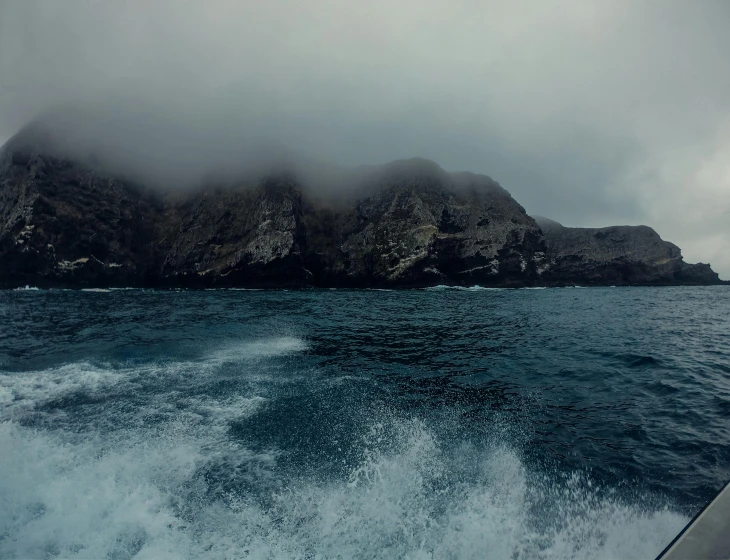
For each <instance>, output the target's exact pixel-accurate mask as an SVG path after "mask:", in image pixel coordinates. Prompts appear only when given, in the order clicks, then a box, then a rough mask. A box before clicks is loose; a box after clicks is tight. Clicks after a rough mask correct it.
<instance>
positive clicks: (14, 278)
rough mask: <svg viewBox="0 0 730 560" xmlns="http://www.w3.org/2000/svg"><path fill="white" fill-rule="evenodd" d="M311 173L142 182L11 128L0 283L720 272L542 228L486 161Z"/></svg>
mask: <svg viewBox="0 0 730 560" xmlns="http://www.w3.org/2000/svg"><path fill="white" fill-rule="evenodd" d="M31 132H32V131H31ZM39 138H40V140H39ZM317 177H318V175H317V174H311V173H310V174H308V173H302V172H298V171H296V170H295V171H288V172H284V171H282V170H281V169H279V170H278V171H276V172H274V173H259V174H258V175H250V176H248V177H247V178H244V179H242V180H240V181H237V182H234V183H225V184H220V185H217V186H210V185H209V186H207V187H206V188H200V189H198V190H196V191H180V190H174V189H171V190H169V191H167V192H164V191H161V190H159V189H157V190H151V189H147V188H144V187H142V186H140V185H137V184H135V183H134V182H132V181H130V180H127V179H124V178H122V177H120V176H114V175H112V174H110V173H108V172H106V171H104V170H103V169H101V166H100V165H99V164H97V163H95V162H94V160H93V158H86V159H84V158H78V157H74V158H73V159H69V157H68V155H66V156H63V155H61V152H60V151H59V150H57V149H55V148H54V144H52V143H49V142H47V141H45V140H43V136H42V135H41V136H39V135H38V134H29V133H28V131H24V132H23V133H21V134H19V135H18V136H16V137H15V138H13V139H12V140H11V141H10V142H9V143H8V144H6V145H5V146H4V147H3V148H2V149H1V150H0V287H3V288H9V287H17V286H23V285H26V284H28V285H34V286H39V287H61V286H67V287H104V286H163V287H165V286H167V287H172V286H189V287H208V286H243V287H279V286H280V287H305V286H323V287H326V286H329V287H335V286H345V287H346V286H351V287H367V286H372V287H374V286H429V285H435V284H454V285H474V284H479V285H482V286H526V285H560V284H570V283H581V284H614V283H615V284H618V283H624V284H625V283H638V284H645V283H700V284H707V283H717V282H718V278H717V275H716V274H715V273H714V272H712V270H711V269H710V267H709V265H688V264H686V263H684V261H683V260H682V257H681V253H680V251H679V249H678V248H677V247H676V246H674V245H672V244H671V243H666V242H664V241H662V240H661V239H660V238H659V236H658V235H657V234H656V233H655V232H654V231H653V230H651V229H650V228H646V227H641V226H639V227H632V228H630V227H615V228H603V229H595V230H593V229H576V228H564V227H562V226H561V225H560V224H557V223H555V222H550V221H545V220H541V226H542V230H541V229H540V227H541V226H540V225H538V223H536V222H535V220H533V218H531V217H530V216H528V215H527V214H526V213H525V210H524V209H523V208H522V207H521V206H520V205H519V204H518V203H517V202H516V201H515V200H514V199H513V198H512V196H510V194H509V193H508V192H507V191H506V190H504V189H503V188H502V187H501V186H500V185H499V184H497V183H496V182H495V181H493V180H492V179H490V178H489V177H486V176H484V175H474V174H470V173H446V172H445V171H444V170H443V169H441V168H440V167H439V166H438V165H436V164H435V163H433V162H431V161H428V160H423V159H413V160H401V161H395V162H391V163H389V164H386V165H383V166H373V167H364V168H358V169H355V170H349V171H343V170H339V171H338V172H337V173H335V174H331V175H330V176H329V177H330V179H329V181H330V182H329V184H327V185H324V184H322V181H323V180H324V179H323V177H324V175H323V174H319V179H318V178H317ZM333 177H334V183H333V182H332V181H333V179H332V178H333Z"/></svg>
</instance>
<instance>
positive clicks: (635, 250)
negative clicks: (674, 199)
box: [535, 216, 720, 285]
mask: <svg viewBox="0 0 730 560" xmlns="http://www.w3.org/2000/svg"><path fill="white" fill-rule="evenodd" d="M535 220H536V221H537V223H538V225H539V226H540V228H541V230H542V232H543V239H544V241H545V246H546V249H547V256H548V260H549V262H550V265H549V269H548V270H546V271H545V273H544V275H543V278H544V281H545V282H547V283H554V284H581V285H622V284H624V285H625V284H632V285H638V284H719V283H720V280H719V277H718V275H717V273H715V272H713V270H712V269H711V268H710V265H708V264H701V263H700V264H687V263H685V262H684V260H683V258H682V252H681V251H680V249H679V247H677V246H676V245H674V244H673V243H669V242H668V241H664V240H663V239H662V238H661V237H659V234H658V233H657V232H656V231H654V230H653V229H652V228H650V227H647V226H611V227H605V228H571V227H564V226H563V225H561V224H559V223H558V222H555V221H553V220H549V219H547V218H543V217H541V216H536V217H535Z"/></svg>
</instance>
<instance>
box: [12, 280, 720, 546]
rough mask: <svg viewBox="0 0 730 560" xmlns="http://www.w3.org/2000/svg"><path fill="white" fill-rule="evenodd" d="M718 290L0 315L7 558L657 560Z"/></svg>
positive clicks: (24, 305) (309, 294)
mask: <svg viewBox="0 0 730 560" xmlns="http://www.w3.org/2000/svg"><path fill="white" fill-rule="evenodd" d="M729 420H730V290H729V289H727V288H725V287H711V288H615V289H611V288H606V289H547V290H480V289H471V290H459V289H431V290H414V291H376V290H373V291H334V290H325V291H302V292H293V291H292V292H286V291H272V292H268V291H235V290H224V291H203V292H186V291H169V292H154V291H138V290H126V291H111V292H108V293H104V292H102V293H99V292H72V291H15V292H3V293H0V504H2V507H0V558H16V557H23V558H25V557H28V558H54V557H61V558H110V559H124V558H133V557H134V558H140V559H141V558H155V559H158V558H247V557H248V558H410V559H416V558H418V559H426V558H434V559H437V558H438V559H442V558H493V559H502V558H504V559H526V558H561V559H562V558H591V559H596V558H652V557H653V556H654V555H655V554H657V553H658V552H659V551H660V550H661V549H662V548H663V547H664V545H665V544H667V542H668V541H669V540H671V538H672V537H673V536H674V535H675V534H676V533H677V532H678V531H679V530H680V529H681V527H682V526H683V525H684V524H685V523H686V522H687V521H688V519H689V517H690V516H691V515H692V514H693V513H694V512H695V511H696V510H697V509H698V508H700V507H701V506H702V504H703V503H704V502H705V501H706V500H707V499H709V498H710V497H712V495H713V494H714V492H715V491H716V490H717V489H718V488H719V487H720V486H721V485H722V484H723V483H724V482H725V481H726V480H727V479H728V478H730V422H729Z"/></svg>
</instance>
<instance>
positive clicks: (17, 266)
mask: <svg viewBox="0 0 730 560" xmlns="http://www.w3.org/2000/svg"><path fill="white" fill-rule="evenodd" d="M161 210H162V205H161V203H160V201H159V199H158V197H157V196H155V195H153V194H151V193H149V192H148V191H145V190H144V189H142V188H140V187H137V186H134V185H131V184H128V183H125V182H123V181H120V180H118V179H115V178H113V177H108V176H105V175H103V174H100V173H97V172H95V171H93V170H91V169H90V168H88V167H85V166H82V165H78V164H75V163H73V162H70V161H67V160H63V159H58V158H56V157H53V156H49V155H45V154H41V153H38V152H37V151H34V150H33V149H32V148H31V147H28V146H25V145H10V146H8V147H7V148H6V149H4V150H3V151H2V152H0V287H14V286H22V285H25V284H31V285H43V286H77V287H84V286H100V285H111V286H114V285H120V286H121V285H150V284H154V281H155V276H156V272H155V255H154V251H153V250H152V247H153V246H154V240H155V238H156V231H155V229H156V228H155V224H156V218H157V216H158V215H159V214H160V212H161Z"/></svg>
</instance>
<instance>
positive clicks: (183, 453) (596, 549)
mask: <svg viewBox="0 0 730 560" xmlns="http://www.w3.org/2000/svg"><path fill="white" fill-rule="evenodd" d="M396 423H397V432H398V434H397V436H396V439H395V441H394V442H393V443H394V445H393V446H391V448H390V450H388V451H379V450H378V448H377V445H376V446H374V447H373V449H372V450H371V451H370V452H368V453H366V454H365V457H364V459H363V461H362V462H361V463H360V464H358V465H355V466H353V468H352V470H351V472H350V475H349V477H348V478H347V479H345V480H332V481H329V482H321V481H320V482H317V481H314V480H309V479H307V478H289V479H286V480H282V481H281V482H282V485H281V489H280V490H275V491H273V493H272V494H271V495H270V499H269V500H268V502H267V503H268V505H262V503H261V502H260V501H257V500H256V499H254V498H253V496H251V495H249V494H247V493H245V492H239V493H236V494H231V495H229V496H227V497H226V496H223V497H215V496H210V495H208V494H206V479H205V477H204V476H202V475H201V469H202V471H203V472H204V471H205V466H206V465H209V464H211V462H214V461H218V460H219V458H220V455H221V454H229V453H231V452H232V451H231V449H230V448H226V447H225V446H223V445H221V442H220V441H219V440H218V439H217V438H218V437H219V436H218V435H216V436H215V438H216V439H213V438H211V437H206V435H205V432H204V431H202V430H197V431H186V430H185V429H182V430H178V431H176V432H175V431H170V432H169V433H164V432H162V433H161V434H158V435H156V436H154V437H152V436H150V434H149V433H145V432H143V431H131V432H126V433H124V434H121V435H118V436H117V437H116V438H115V441H114V442H112V443H113V444H114V445H112V446H110V445H109V442H108V441H105V440H104V438H101V437H99V438H90V439H87V440H86V441H84V442H82V443H79V442H78V441H76V440H73V439H72V438H70V437H69V436H68V434H64V433H62V432H39V431H36V430H33V429H30V428H25V427H21V426H19V425H17V424H16V423H14V422H4V423H2V424H0V448H2V449H3V450H4V451H5V452H4V453H3V454H2V455H0V475H2V476H0V500H1V501H2V503H3V505H4V507H3V509H2V511H0V535H2V536H3V538H2V539H1V540H0V556H3V557H28V558H40V557H62V558H105V557H124V558H131V557H134V558H240V557H251V558H372V557H388V558H408V559H436V558H439V559H441V558H445V559H449V558H454V559H456V558H467V559H468V558H480V559H481V558H494V559H502V558H504V559H511V558H546V559H547V558H561V559H563V558H565V559H570V558H576V559H577V558H591V559H595V558H598V559H600V558H627V559H628V558H650V557H653V556H654V555H655V554H656V553H657V552H658V551H659V550H661V548H662V546H663V545H664V544H666V542H667V541H668V540H670V539H671V537H672V535H673V534H674V533H676V532H677V531H678V530H679V529H680V528H681V526H682V525H683V523H685V521H686V520H685V519H684V518H682V517H681V516H679V515H677V514H674V513H671V512H667V511H659V512H652V511H646V512H645V511H642V510H641V509H640V508H638V507H629V506H625V505H621V504H619V503H618V502H615V501H611V500H606V499H600V498H597V497H596V496H595V495H593V494H592V491H591V489H590V488H589V487H587V486H586V485H581V484H580V483H579V481H578V482H576V481H570V480H569V481H568V482H567V483H566V484H565V485H564V488H559V489H554V490H550V489H548V490H547V491H544V490H543V491H541V488H540V487H541V485H543V484H544V483H543V482H537V483H535V480H534V477H532V476H531V475H530V473H529V472H528V471H527V470H526V468H525V467H524V465H523V464H522V462H521V461H520V459H519V457H518V456H517V455H516V454H515V453H514V452H512V451H511V450H510V449H509V448H506V447H502V446H496V447H494V448H491V449H488V450H484V451H481V452H478V453H474V452H471V453H466V455H465V456H464V457H453V456H450V455H448V454H447V453H444V451H443V450H442V449H441V446H440V442H439V441H438V440H437V438H435V436H434V435H433V434H432V433H430V432H429V430H428V429H426V427H424V426H423V425H422V424H421V423H419V422H417V421H404V420H401V421H397V422H396ZM381 437H382V432H381V430H380V428H379V426H378V425H377V424H375V425H374V426H373V431H372V438H373V442H376V441H378V439H379V438H381ZM234 451H235V452H236V456H235V460H233V461H228V462H225V461H224V462H223V465H224V466H226V465H228V466H234V465H237V466H239V467H240V466H241V465H244V466H245V465H246V464H248V465H253V464H254V463H255V464H257V465H258V466H259V470H258V471H256V472H255V476H254V477H253V478H252V481H253V482H254V483H255V482H257V481H260V480H261V479H262V478H265V477H266V476H271V475H272V473H271V470H270V469H271V467H272V466H273V465H274V464H275V457H274V456H269V455H266V454H264V455H261V454H255V453H252V452H250V451H247V450H245V449H237V450H234ZM467 461H468V462H470V463H472V464H471V465H470V466H471V468H472V470H473V471H474V472H473V473H472V474H471V475H470V476H459V475H458V473H457V474H456V475H455V474H454V471H455V470H457V471H458V469H460V468H462V466H463V463H464V462H467ZM540 480H542V479H540ZM544 500H547V502H544ZM545 506H549V507H545ZM533 511H542V512H543V514H542V515H550V516H554V519H553V520H547V521H548V522H547V523H545V521H546V520H545V519H544V518H537V519H536V518H535V517H534V514H533Z"/></svg>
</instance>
